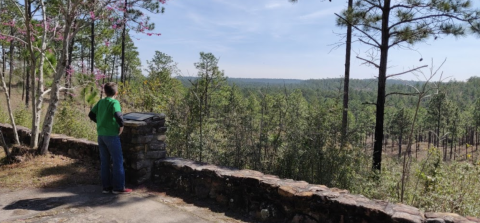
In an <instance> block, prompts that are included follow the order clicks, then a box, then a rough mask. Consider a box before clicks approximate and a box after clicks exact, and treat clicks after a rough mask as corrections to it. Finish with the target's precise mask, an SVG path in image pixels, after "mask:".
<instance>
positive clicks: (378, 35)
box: [337, 0, 480, 171]
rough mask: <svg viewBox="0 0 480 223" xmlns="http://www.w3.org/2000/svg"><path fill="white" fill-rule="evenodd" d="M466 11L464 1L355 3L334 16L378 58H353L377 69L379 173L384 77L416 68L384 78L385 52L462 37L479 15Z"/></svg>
mask: <svg viewBox="0 0 480 223" xmlns="http://www.w3.org/2000/svg"><path fill="white" fill-rule="evenodd" d="M470 8H471V3H470V1H468V0H458V1H450V0H403V1H394V2H392V1H391V0H383V1H369V0H357V1H356V2H355V4H354V7H353V10H345V11H344V12H343V13H342V15H338V14H337V16H338V20H337V21H338V24H340V25H347V24H348V25H352V26H353V28H354V29H356V30H357V31H358V32H359V34H358V35H357V37H358V40H359V41H360V42H361V43H363V44H365V45H367V46H369V47H371V49H372V50H373V51H375V52H377V53H379V57H380V58H379V62H378V63H377V62H376V61H375V59H376V58H369V59H365V58H362V57H357V58H359V59H361V60H363V61H365V63H366V64H368V65H372V66H374V67H376V68H377V69H378V89H377V100H376V108H377V110H376V120H375V142H374V151H373V165H372V169H373V170H375V171H380V170H381V163H382V141H383V129H384V111H385V96H386V82H387V78H389V77H393V76H399V75H402V74H405V73H408V72H412V71H414V70H417V69H419V68H420V67H416V68H413V69H411V70H409V71H406V72H401V73H398V74H391V75H387V68H388V53H389V50H390V49H392V48H394V47H407V48H408V47H409V46H412V45H413V44H415V43H417V42H420V41H424V40H427V39H428V38H430V37H437V36H439V35H442V34H452V35H456V36H459V35H463V34H466V32H467V27H465V26H462V25H463V24H476V23H477V22H478V21H479V18H478V15H480V12H478V11H474V10H471V9H470ZM472 27H473V26H472ZM373 55H374V54H373Z"/></svg>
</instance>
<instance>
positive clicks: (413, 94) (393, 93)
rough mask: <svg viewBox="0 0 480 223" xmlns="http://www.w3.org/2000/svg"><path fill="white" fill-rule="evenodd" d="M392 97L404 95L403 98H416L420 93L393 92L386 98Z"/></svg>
mask: <svg viewBox="0 0 480 223" xmlns="http://www.w3.org/2000/svg"><path fill="white" fill-rule="evenodd" d="M390 95H403V96H415V95H418V93H404V92H392V93H388V94H386V95H385V98H386V97H388V96H390Z"/></svg>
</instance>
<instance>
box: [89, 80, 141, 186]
mask: <svg viewBox="0 0 480 223" xmlns="http://www.w3.org/2000/svg"><path fill="white" fill-rule="evenodd" d="M104 91H105V95H106V96H107V97H105V98H103V99H101V100H100V101H98V102H97V104H95V106H93V108H92V110H91V111H90V112H89V113H88V117H89V118H90V119H91V120H92V121H94V122H95V123H97V133H98V147H99V149H100V162H101V168H100V175H101V178H102V185H103V190H102V192H103V193H104V194H106V193H114V194H124V193H131V192H132V189H129V188H125V170H124V168H123V154H122V145H121V144H120V134H122V131H123V116H122V108H121V106H120V102H119V101H118V100H116V99H115V97H116V96H117V94H118V89H117V84H116V83H115V82H109V83H106V84H105V86H104ZM111 164H113V165H111ZM110 166H112V168H110Z"/></svg>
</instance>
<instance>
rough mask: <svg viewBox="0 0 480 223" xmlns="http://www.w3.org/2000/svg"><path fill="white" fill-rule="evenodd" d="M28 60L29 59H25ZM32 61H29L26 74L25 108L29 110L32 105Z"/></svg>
mask: <svg viewBox="0 0 480 223" xmlns="http://www.w3.org/2000/svg"><path fill="white" fill-rule="evenodd" d="M25 60H27V59H25ZM30 63H31V61H30V60H27V68H26V71H27V72H26V73H25V107H26V108H28V106H29V104H30V102H29V101H30V70H31V67H30Z"/></svg>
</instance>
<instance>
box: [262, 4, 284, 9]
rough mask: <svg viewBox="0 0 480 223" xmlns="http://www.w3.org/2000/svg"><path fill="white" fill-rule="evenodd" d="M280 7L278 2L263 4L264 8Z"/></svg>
mask: <svg viewBox="0 0 480 223" xmlns="http://www.w3.org/2000/svg"><path fill="white" fill-rule="evenodd" d="M280 7H282V5H281V4H279V3H270V4H267V5H265V8H266V9H275V8H280Z"/></svg>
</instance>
